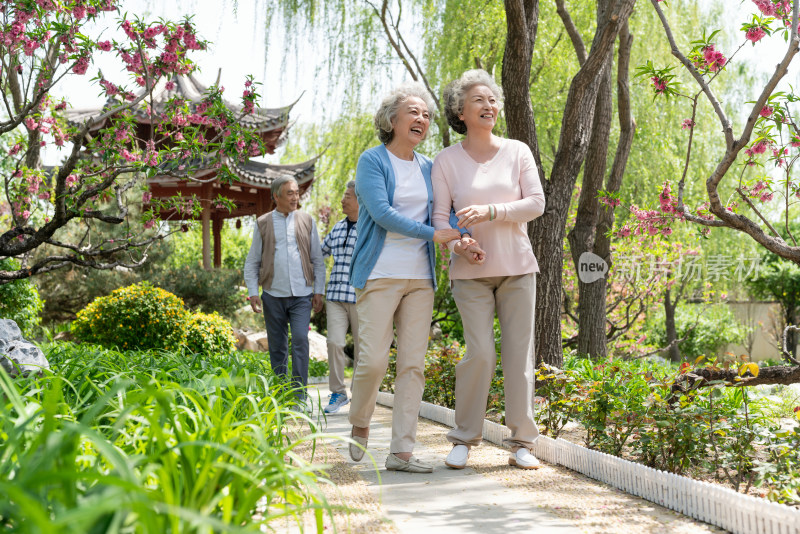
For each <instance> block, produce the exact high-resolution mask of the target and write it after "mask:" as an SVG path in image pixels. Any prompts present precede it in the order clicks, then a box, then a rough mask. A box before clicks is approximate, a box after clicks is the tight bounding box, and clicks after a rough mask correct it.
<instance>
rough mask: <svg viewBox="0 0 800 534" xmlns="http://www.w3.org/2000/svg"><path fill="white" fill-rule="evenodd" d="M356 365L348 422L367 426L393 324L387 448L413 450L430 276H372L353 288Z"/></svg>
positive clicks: (427, 324) (425, 346) (428, 316)
mask: <svg viewBox="0 0 800 534" xmlns="http://www.w3.org/2000/svg"><path fill="white" fill-rule="evenodd" d="M356 299H357V302H356V307H357V309H358V340H359V351H358V369H356V371H355V373H354V374H353V388H352V389H353V399H352V401H351V403H350V424H352V425H353V426H357V427H368V426H369V422H370V419H372V414H373V412H374V411H375V399H376V398H377V396H378V387H379V386H380V384H381V381H382V380H383V377H384V376H385V375H386V369H387V367H388V365H389V349H390V347H391V344H392V337H393V336H392V322H394V325H395V327H396V328H397V376H396V378H395V384H394V392H395V394H394V408H393V410H392V441H391V444H390V446H389V452H393V453H394V452H413V450H414V444H415V442H416V437H417V418H418V416H419V406H420V404H421V403H422V392H423V390H424V389H425V376H424V372H425V353H426V352H427V350H428V334H429V332H430V327H431V316H432V315H433V284H432V283H431V280H429V279H428V280H402V279H392V278H377V279H374V280H368V281H367V283H366V285H365V286H364V289H356Z"/></svg>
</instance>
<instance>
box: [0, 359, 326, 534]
mask: <svg viewBox="0 0 800 534" xmlns="http://www.w3.org/2000/svg"><path fill="white" fill-rule="evenodd" d="M45 351H46V355H47V357H48V359H49V361H50V362H51V365H52V369H53V371H54V372H53V373H45V374H44V375H43V376H42V377H32V376H29V377H25V378H21V379H18V380H15V381H12V380H10V379H9V378H8V376H7V375H6V374H5V373H4V372H2V370H0V403H2V409H0V434H2V435H3V436H4V442H5V446H4V447H3V448H2V449H1V450H0V525H2V526H3V527H4V529H8V530H10V531H12V532H53V531H63V532H70V533H72V532H75V533H78V532H137V533H145V534H156V533H159V534H160V533H174V534H178V533H181V534H182V533H200V532H203V533H205V532H234V531H235V532H260V531H263V529H265V528H274V527H270V525H271V524H273V523H274V521H275V520H276V519H278V518H283V517H298V516H299V514H301V513H302V512H303V511H304V510H312V511H313V512H314V513H315V515H316V517H317V523H318V524H320V522H321V516H322V513H323V512H324V510H325V509H327V510H328V511H330V507H329V505H328V504H327V502H326V500H325V497H324V495H323V494H322V493H321V492H320V490H319V486H318V483H319V482H320V481H321V480H323V479H322V478H321V475H320V472H319V466H314V465H310V464H308V463H307V462H305V461H303V460H302V459H301V458H300V457H299V456H298V455H297V454H296V453H295V449H296V448H297V447H298V445H300V444H302V443H303V442H304V441H306V440H313V439H314V438H315V434H314V431H315V430H316V429H315V427H314V425H313V423H312V422H309V421H308V419H307V418H304V417H303V416H301V415H298V414H297V413H296V412H293V411H291V410H290V407H291V405H292V404H293V402H294V399H293V395H292V394H291V392H289V391H287V390H286V389H285V388H283V387H282V386H281V385H280V384H278V383H277V382H276V381H275V379H274V376H273V375H272V374H271V373H270V372H269V370H268V368H267V366H265V364H264V362H263V361H262V360H260V359H256V358H248V357H246V356H242V355H240V354H231V355H224V356H222V355H216V356H215V355H212V356H210V357H207V356H201V355H194V356H192V355H189V356H188V357H187V356H186V355H184V354H182V353H175V352H167V351H145V352H130V351H129V352H124V353H122V352H117V351H114V350H104V349H98V348H96V347H87V346H85V345H84V346H76V345H72V344H56V345H52V346H49V347H45ZM291 420H302V421H306V422H308V423H309V424H311V431H312V432H311V434H310V435H308V436H306V437H305V438H297V437H296V436H294V435H292V434H290V430H289V428H290V427H288V426H287V422H288V421H291ZM281 525H283V526H285V522H284V521H282V522H281Z"/></svg>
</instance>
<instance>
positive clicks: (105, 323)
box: [72, 282, 190, 350]
mask: <svg viewBox="0 0 800 534" xmlns="http://www.w3.org/2000/svg"><path fill="white" fill-rule="evenodd" d="M189 318H190V315H189V312H188V311H186V309H185V308H184V307H183V301H182V300H181V299H179V298H178V297H176V296H175V295H173V294H172V293H169V292H167V291H164V290H163V289H160V288H157V287H153V286H152V285H150V284H149V283H147V282H142V283H140V284H134V285H132V286H128V287H124V288H121V289H117V290H116V291H114V292H113V293H111V294H110V295H108V296H106V297H99V298H97V299H95V300H94V301H92V302H91V303H90V304H89V305H88V306H87V307H86V308H84V309H83V310H81V311H80V312H78V318H77V319H76V320H75V321H74V322H73V323H72V333H73V334H74V335H75V337H76V339H79V340H81V341H85V342H89V343H97V344H98V345H102V346H104V347H119V348H120V349H142V350H147V349H168V350H169V349H176V348H178V347H179V346H180V345H181V344H182V343H183V342H184V339H185V330H186V324H187V323H188V321H189Z"/></svg>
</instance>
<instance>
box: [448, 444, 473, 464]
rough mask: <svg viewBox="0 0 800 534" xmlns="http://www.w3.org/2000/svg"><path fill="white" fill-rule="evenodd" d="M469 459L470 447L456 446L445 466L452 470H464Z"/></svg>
mask: <svg viewBox="0 0 800 534" xmlns="http://www.w3.org/2000/svg"><path fill="white" fill-rule="evenodd" d="M467 458H469V447H467V446H466V445H454V446H453V450H451V451H450V454H448V455H447V458H445V459H444V465H446V466H447V467H450V468H452V469H464V468H465V467H466V466H467Z"/></svg>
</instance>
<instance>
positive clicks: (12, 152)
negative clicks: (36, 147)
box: [8, 143, 22, 156]
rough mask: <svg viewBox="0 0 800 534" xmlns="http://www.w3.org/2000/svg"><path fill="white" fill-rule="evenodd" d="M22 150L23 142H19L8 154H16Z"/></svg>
mask: <svg viewBox="0 0 800 534" xmlns="http://www.w3.org/2000/svg"><path fill="white" fill-rule="evenodd" d="M20 150H22V144H20V143H17V144H16V145H14V146H12V147H11V149H9V151H8V155H9V156H16V155H17V154H18V153H19V151H20Z"/></svg>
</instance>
